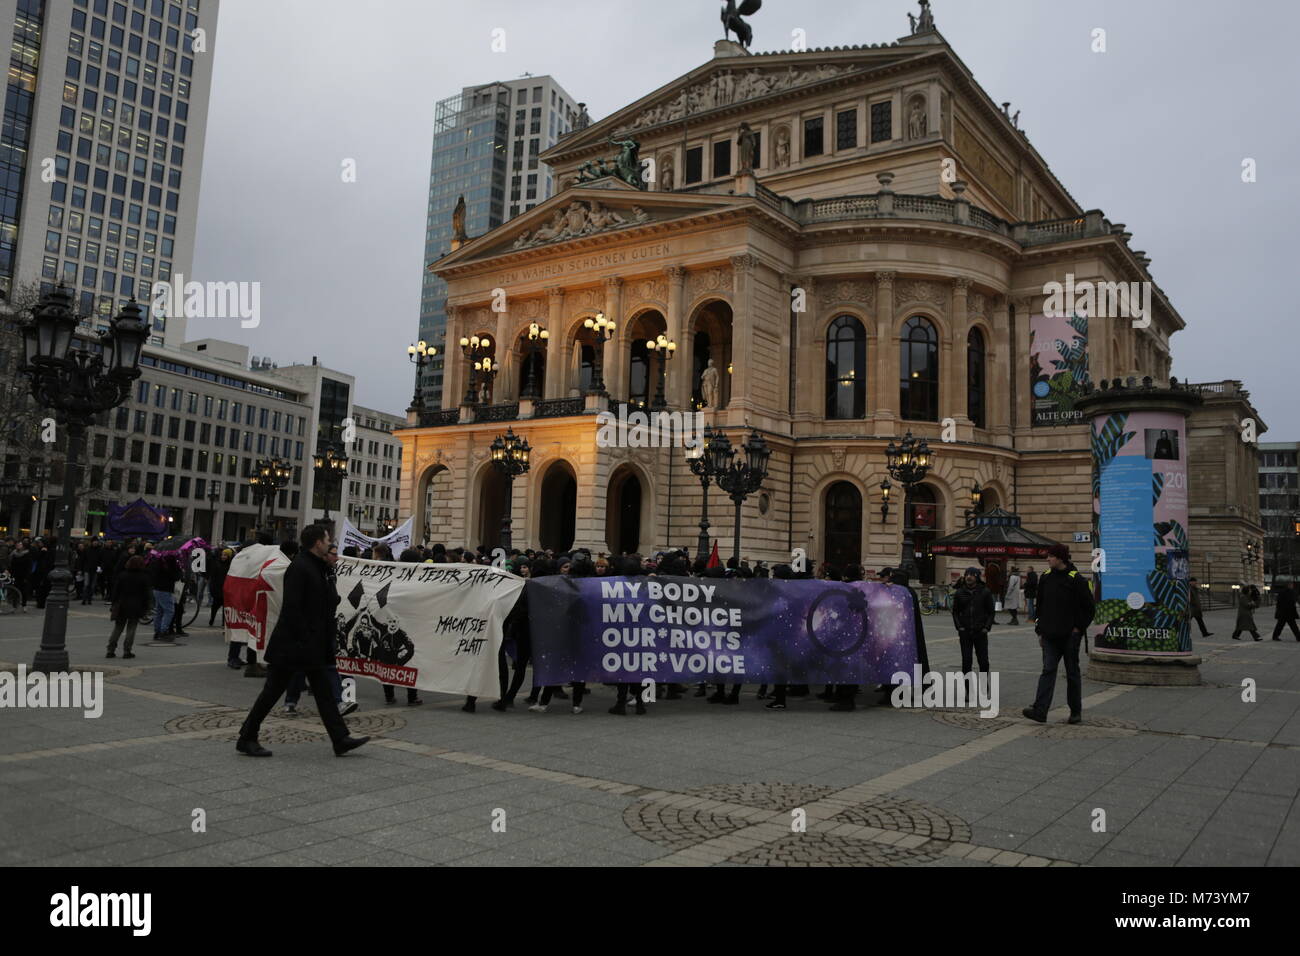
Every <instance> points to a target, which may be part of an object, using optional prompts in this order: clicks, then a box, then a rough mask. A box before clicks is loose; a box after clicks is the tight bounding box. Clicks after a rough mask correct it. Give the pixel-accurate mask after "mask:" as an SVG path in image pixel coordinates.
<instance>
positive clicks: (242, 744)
mask: <svg viewBox="0 0 1300 956" xmlns="http://www.w3.org/2000/svg"><path fill="white" fill-rule="evenodd" d="M299 541H300V543H301V545H302V547H301V549H300V550H299V551H298V554H297V555H296V556H295V557H294V559H293V561H292V562H290V564H289V567H288V568H287V569H285V572H284V599H283V604H282V605H281V609H280V617H279V620H277V621H276V624H275V630H273V631H272V632H271V638H270V640H269V641H268V643H267V647H266V655H265V659H266V683H265V684H264V685H263V686H262V692H261V694H259V695H258V698H257V702H256V703H254V704H253V709H252V710H251V711H249V713H248V717H247V718H246V719H245V720H244V723H243V726H242V727H240V730H239V740H238V741H237V742H236V744H235V749H236V750H237V751H238V752H239V753H241V754H245V755H247V756H250V757H269V756H271V751H269V750H267V749H266V748H265V747H263V746H262V745H261V744H260V743H259V742H258V740H257V735H258V732H259V731H260V730H261V727H262V721H263V720H265V719H266V715H267V714H269V713H270V712H271V708H272V707H274V706H275V704H276V701H278V700H279V699H280V696H281V695H282V694H284V692H285V690H286V689H287V688H288V686H289V681H290V680H292V678H293V674H294V671H298V670H301V671H303V672H305V673H306V675H307V683H308V684H310V685H311V690H312V695H313V696H314V697H315V698H316V708H317V710H318V711H319V712H320V718H321V722H322V723H323V724H324V725H325V730H326V731H327V732H328V733H329V737H330V741H331V742H332V743H333V745H334V753H335V754H336V755H337V756H340V757H341V756H343V755H344V754H346V753H348V752H349V751H351V750H355V749H356V748H357V747H360V746H361V745H362V744H364V743H365V742H366V741H368V740H369V739H370V738H369V737H351V736H349V735H348V725H347V724H345V723H344V722H343V718H342V717H341V716H340V715H339V711H338V707H337V705H336V704H335V703H334V692H333V691H334V689H333V686H332V682H331V680H330V677H329V668H330V667H331V666H333V664H334V650H335V640H334V631H335V623H334V609H335V607H336V606H337V605H338V602H339V596H338V592H337V591H336V590H335V588H334V587H333V585H331V583H330V580H329V564H328V562H327V557H328V555H329V550H330V547H331V545H332V544H333V541H331V539H330V532H329V529H328V528H325V527H322V526H321V525H316V524H314V525H308V526H307V527H306V528H304V529H303V530H302V535H301V536H300V538H299Z"/></svg>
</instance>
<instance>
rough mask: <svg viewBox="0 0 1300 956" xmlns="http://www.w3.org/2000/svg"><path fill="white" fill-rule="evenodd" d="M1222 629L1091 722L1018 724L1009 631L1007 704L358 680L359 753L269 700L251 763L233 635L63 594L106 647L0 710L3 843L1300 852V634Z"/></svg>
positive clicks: (937, 638) (798, 861)
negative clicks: (765, 701) (116, 652)
mask: <svg viewBox="0 0 1300 956" xmlns="http://www.w3.org/2000/svg"><path fill="white" fill-rule="evenodd" d="M1270 613H1271V611H1270V609H1267V608H1266V609H1263V610H1262V611H1261V612H1260V615H1259V617H1260V623H1261V624H1264V623H1265V619H1266V618H1267V617H1268V615H1269V614H1270ZM1002 617H1003V619H1005V615H1002ZM203 619H204V620H206V611H205V613H204V615H203ZM925 623H926V628H927V634H928V636H929V647H930V657H931V662H932V666H933V667H934V668H935V669H940V670H943V669H956V667H957V665H958V662H959V657H958V648H957V641H956V637H955V635H954V632H953V629H952V626H951V623H950V621H948V620H947V619H945V618H942V617H931V618H927V619H926V622H925ZM1207 623H1208V624H1209V625H1210V627H1211V628H1212V629H1213V630H1214V631H1215V632H1216V633H1215V634H1214V636H1212V637H1210V638H1208V639H1204V640H1200V641H1197V642H1196V648H1197V650H1198V651H1199V652H1200V653H1202V654H1203V655H1204V656H1205V662H1204V664H1203V666H1202V670H1201V673H1202V677H1203V679H1204V681H1205V683H1204V685H1203V686H1201V687H1195V688H1157V687H1133V686H1124V685H1110V684H1101V683H1096V682H1092V681H1085V683H1084V711H1085V713H1084V723H1083V724H1082V725H1081V726H1077V727H1072V726H1068V725H1066V724H1065V723H1064V718H1065V716H1066V712H1065V709H1064V703H1065V701H1064V691H1065V688H1064V680H1063V679H1062V680H1061V681H1060V683H1059V684H1058V690H1057V697H1056V702H1055V703H1056V707H1057V709H1056V710H1055V711H1054V712H1053V713H1052V715H1051V720H1050V721H1049V723H1048V724H1047V725H1039V724H1034V723H1030V722H1028V721H1026V720H1024V719H1022V718H1021V717H1020V709H1021V707H1023V706H1025V705H1026V704H1027V703H1029V701H1030V700H1031V698H1032V688H1033V686H1034V683H1035V681H1036V679H1037V675H1038V647H1037V642H1036V640H1035V639H1034V637H1033V633H1032V630H1031V629H1030V628H1029V627H1027V626H1020V627H1015V628H1012V627H1007V626H999V627H997V628H995V630H994V632H993V636H992V638H991V641H990V644H991V654H992V660H993V665H994V667H995V668H997V669H998V671H999V674H1000V681H1001V707H1002V710H1001V713H1000V714H999V716H998V717H996V718H993V719H981V718H979V717H978V716H976V715H975V714H974V712H972V711H960V712H959V711H954V710H947V711H923V710H915V711H908V710H896V709H893V708H889V707H865V708H864V707H860V708H859V709H858V710H857V711H855V712H853V713H848V714H838V713H830V712H828V711H827V709H826V705H825V704H823V703H822V702H820V701H817V700H815V699H812V698H809V699H791V701H790V708H789V710H787V711H785V712H772V711H768V710H766V709H764V707H763V705H762V702H760V701H758V700H756V699H755V692H756V690H757V687H755V686H752V685H751V686H747V687H746V688H745V692H744V694H743V696H742V700H741V703H740V705H739V706H734V707H733V706H725V705H711V704H709V703H707V702H706V701H705V700H703V699H701V698H696V697H693V696H688V697H687V698H686V699H684V700H679V701H661V702H658V703H655V704H652V705H651V706H650V708H649V713H648V714H647V715H646V716H644V717H637V716H633V715H630V714H629V716H626V717H616V716H612V715H610V714H608V713H607V712H606V711H607V709H608V707H609V706H610V705H611V704H612V703H613V700H614V693H613V690H612V689H610V688H607V687H597V688H596V689H595V693H594V694H592V695H591V696H589V698H588V700H587V701H586V702H584V704H585V712H584V713H583V714H581V715H578V716H575V715H573V714H571V713H570V712H569V710H570V708H569V703H568V702H567V701H553V702H552V704H551V710H550V712H549V713H547V714H535V713H529V712H528V711H527V709H526V708H525V707H524V706H520V707H519V708H518V709H517V710H515V711H512V712H510V713H505V714H502V713H497V712H494V711H493V710H491V709H490V708H489V707H488V706H487V702H486V701H484V702H482V703H481V704H480V707H479V712H478V713H476V714H466V713H462V712H461V710H460V706H461V703H462V700H461V699H459V698H455V699H453V698H451V697H449V696H447V695H441V694H431V693H425V694H424V698H425V701H426V703H425V705H424V706H423V707H407V706H405V703H404V701H403V698H402V695H401V694H399V695H398V700H399V703H398V704H397V705H395V706H385V704H384V702H383V697H382V694H381V692H380V689H379V686H378V685H377V684H375V683H374V682H372V681H365V680H363V681H362V682H361V684H360V687H359V690H358V697H359V700H360V703H361V707H360V709H359V710H358V711H357V713H355V714H353V715H352V716H351V717H349V718H348V723H349V724H350V725H351V727H352V729H353V732H354V733H368V734H372V735H374V738H373V739H372V741H371V742H370V743H369V744H367V745H366V746H365V747H363V748H362V749H361V750H359V751H357V752H355V753H353V754H351V755H349V756H348V757H347V758H346V759H338V758H336V757H334V756H333V754H332V752H331V750H330V747H329V744H328V741H327V739H326V738H325V736H324V733H323V728H322V727H321V726H320V723H319V722H318V721H317V719H316V717H315V714H314V713H312V712H310V708H308V712H307V713H305V714H303V715H300V716H296V717H280V716H275V717H273V718H272V719H271V720H268V722H267V724H266V725H265V726H264V728H263V734H262V738H261V739H262V741H263V743H265V744H266V745H267V746H268V747H270V748H271V749H273V750H274V751H275V756H274V757H273V758H272V759H270V760H253V759H249V758H246V757H240V756H237V755H236V753H235V749H234V740H235V735H236V730H237V727H238V724H239V722H240V721H241V720H242V718H243V715H244V713H245V712H246V711H247V709H248V707H249V706H250V705H251V704H252V702H253V699H254V698H255V697H256V694H257V692H258V690H259V689H260V688H261V683H262V682H261V681H260V680H259V681H255V680H250V679H248V678H245V677H244V676H242V672H239V671H232V670H230V669H228V668H227V667H226V666H225V647H224V644H223V643H222V640H221V634H220V631H219V630H218V629H215V628H211V629H209V628H205V627H194V628H192V629H191V630H190V636H189V637H188V638H184V639H182V640H181V642H180V645H179V646H175V647H154V646H150V645H149V644H147V643H137V646H136V653H137V655H138V656H137V658H136V659H134V660H130V661H124V660H122V659H120V658H119V659H117V660H113V661H106V660H104V658H103V654H104V645H105V643H106V636H107V633H108V630H109V622H108V615H107V609H106V608H103V607H95V608H82V607H80V606H76V605H74V607H73V609H72V610H71V612H70V617H69V625H68V630H69V646H70V650H71V654H72V659H73V662H74V664H75V665H90V666H95V667H103V668H104V670H105V679H106V682H105V688H106V690H105V701H104V713H103V716H102V717H100V718H98V719H86V718H84V717H83V716H82V715H81V712H80V711H69V710H39V709H36V710H32V709H4V710H0V862H3V863H4V864H6V865H36V866H41V865H69V866H99V865H104V866H114V865H204V866H212V865H226V864H236V865H271V866H316V865H320V864H375V865H403V864H405V865H424V864H437V863H453V864H465V865H518V864H560V865H582V864H593V865H608V864H618V865H648V866H660V865H665V866H666V865H715V864H733V865H768V866H809V865H813V866H816V865H841V866H843V865H889V866H988V865H992V866H1075V865H1093V866H1096V865H1122V866H1171V865H1179V866H1196V865H1204V864H1218V865H1243V866H1246V865H1270V866H1287V865H1290V866H1295V865H1300V806H1298V805H1297V791H1300V645H1297V644H1296V642H1295V641H1294V640H1293V639H1291V638H1290V637H1289V635H1288V638H1287V639H1286V640H1285V641H1284V642H1282V643H1275V642H1273V641H1270V640H1268V632H1267V631H1266V632H1265V634H1264V637H1265V640H1264V642H1263V643H1255V642H1253V641H1250V640H1249V637H1247V639H1246V640H1245V641H1232V640H1230V639H1229V635H1230V633H1231V630H1232V628H1231V624H1232V611H1230V610H1223V611H1215V612H1211V613H1210V614H1208V615H1207ZM1267 624H1268V625H1269V626H1270V628H1271V624H1272V621H1271V620H1268V621H1267ZM40 626H41V614H40V612H38V611H35V610H34V609H33V611H32V613H29V614H26V615H10V616H6V617H4V618H0V662H3V663H0V667H8V668H10V669H12V667H13V666H14V665H15V664H16V663H18V662H22V663H25V664H30V662H31V658H32V656H33V654H34V653H35V650H36V648H37V645H38V643H39V631H40ZM127 665H131V666H127ZM1247 678H1250V679H1252V680H1254V681H1255V682H1256V684H1257V688H1258V689H1257V699H1256V701H1255V702H1253V703H1251V702H1244V701H1243V700H1242V696H1243V691H1242V682H1243V680H1245V679H1247ZM304 701H305V702H308V703H309V702H310V698H304ZM276 714H277V715H278V714H279V711H278V710H277V711H276ZM200 809H201V810H202V811H203V813H202V814H201V815H199V814H196V811H197V810H200ZM1098 810H1102V811H1104V824H1105V826H1104V832H1097V830H1096V824H1095V822H1094V821H1097V820H1099V819H1100V815H1099V814H1098V813H1097V811H1098ZM798 811H802V813H800V812H798ZM196 816H201V817H203V818H205V821H206V832H194V830H195V827H194V826H193V825H192V821H194V820H195V818H196ZM494 823H495V826H494ZM800 824H803V826H800ZM800 830H802V831H803V832H798V831H800ZM502 831H504V832H502Z"/></svg>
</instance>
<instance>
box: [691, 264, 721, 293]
mask: <svg viewBox="0 0 1300 956" xmlns="http://www.w3.org/2000/svg"><path fill="white" fill-rule="evenodd" d="M686 289H687V292H688V293H689V295H690V296H691V298H694V297H695V296H697V295H700V294H702V293H704V292H714V291H730V289H731V270H730V269H727V268H724V267H723V266H713V267H712V268H710V269H701V270H700V271H698V272H691V273H688V274H687V276H686Z"/></svg>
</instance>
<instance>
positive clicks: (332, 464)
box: [312, 343, 423, 529]
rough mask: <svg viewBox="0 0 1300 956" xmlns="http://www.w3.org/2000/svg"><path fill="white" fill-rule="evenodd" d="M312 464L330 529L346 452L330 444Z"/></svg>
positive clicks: (346, 468) (341, 483)
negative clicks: (331, 512) (332, 510)
mask: <svg viewBox="0 0 1300 956" xmlns="http://www.w3.org/2000/svg"><path fill="white" fill-rule="evenodd" d="M421 344H423V343H421ZM312 465H313V467H314V468H315V474H316V486H317V487H318V488H320V492H321V496H322V497H323V498H324V499H325V515H324V517H322V518H321V523H322V524H324V525H325V526H326V527H328V528H331V529H332V528H333V527H334V523H333V522H332V521H330V502H331V501H332V500H333V499H334V495H335V493H336V492H337V491H338V490H339V489H340V488H342V487H343V479H344V478H345V477H347V473H348V456H347V453H346V452H344V451H342V450H341V449H336V448H335V447H334V445H333V444H331V445H329V447H327V448H326V449H325V451H324V452H319V451H318V452H316V454H315V455H313V456H312Z"/></svg>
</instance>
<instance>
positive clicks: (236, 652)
mask: <svg viewBox="0 0 1300 956" xmlns="http://www.w3.org/2000/svg"><path fill="white" fill-rule="evenodd" d="M243 650H244V642H243V641H231V642H230V643H229V644H227V645H226V662H227V663H229V664H242V663H243V662H244V661H243V658H242V656H241V652H242V651H243Z"/></svg>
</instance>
